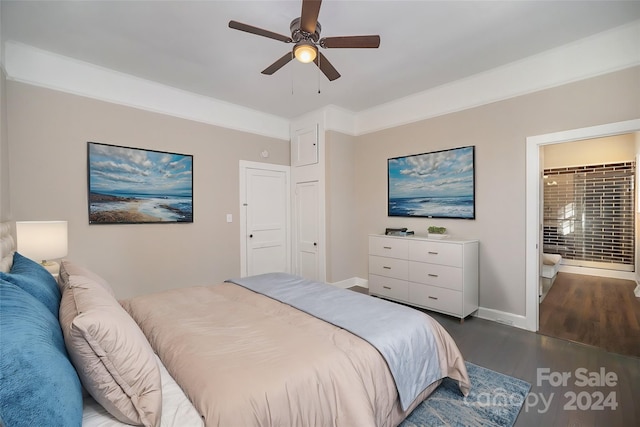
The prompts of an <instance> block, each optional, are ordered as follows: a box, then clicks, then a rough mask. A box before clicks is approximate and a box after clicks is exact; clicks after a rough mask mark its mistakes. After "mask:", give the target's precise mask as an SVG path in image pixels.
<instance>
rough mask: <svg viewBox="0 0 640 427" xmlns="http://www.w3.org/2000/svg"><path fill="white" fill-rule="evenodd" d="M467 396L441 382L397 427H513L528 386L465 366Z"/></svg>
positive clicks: (452, 383) (453, 385)
mask: <svg viewBox="0 0 640 427" xmlns="http://www.w3.org/2000/svg"><path fill="white" fill-rule="evenodd" d="M465 364H466V365H467V372H468V373H469V378H470V379H471V392H470V393H469V396H467V397H464V396H462V393H460V390H459V389H458V384H457V382H456V381H454V380H451V379H449V378H445V379H444V380H443V381H442V384H441V385H440V386H439V387H438V388H437V389H436V391H434V392H433V394H432V395H431V396H430V397H429V398H428V399H427V400H425V401H424V402H422V403H421V404H420V406H418V407H417V408H416V409H415V410H414V411H413V412H412V413H411V414H410V415H409V417H407V419H406V420H404V421H403V422H402V423H401V424H400V427H426V426H429V427H431V426H456V427H457V426H464V427H467V426H483V427H486V426H509V427H511V426H513V424H514V423H515V422H516V418H518V414H519V413H520V409H521V408H522V405H523V404H524V402H525V400H526V398H527V394H528V393H529V390H530V389H531V384H529V383H528V382H526V381H523V380H520V379H518V378H514V377H510V376H508V375H504V374H501V373H499V372H495V371H492V370H490V369H486V368H483V367H481V366H478V365H474V364H473V363H469V362H465Z"/></svg>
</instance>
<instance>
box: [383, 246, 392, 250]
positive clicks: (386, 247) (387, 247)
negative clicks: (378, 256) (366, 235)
mask: <svg viewBox="0 0 640 427" xmlns="http://www.w3.org/2000/svg"><path fill="white" fill-rule="evenodd" d="M382 248H383V249H391V246H383V247H382Z"/></svg>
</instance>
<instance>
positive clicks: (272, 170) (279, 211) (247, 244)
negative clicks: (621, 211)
mask: <svg viewBox="0 0 640 427" xmlns="http://www.w3.org/2000/svg"><path fill="white" fill-rule="evenodd" d="M240 177H241V182H240V188H241V195H240V201H241V206H240V208H241V209H240V211H241V218H240V223H241V227H240V228H241V230H240V233H241V239H240V241H241V245H240V246H241V252H242V260H243V262H241V269H242V275H243V276H252V275H256V274H262V273H271V272H287V273H289V272H291V242H290V237H289V236H290V232H289V222H290V221H289V217H290V214H289V213H290V208H289V205H290V202H289V200H290V197H289V190H290V188H289V168H288V166H287V167H284V166H279V165H269V164H261V163H257V164H256V163H252V162H241V164H240Z"/></svg>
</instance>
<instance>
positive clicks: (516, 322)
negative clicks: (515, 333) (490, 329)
mask: <svg viewBox="0 0 640 427" xmlns="http://www.w3.org/2000/svg"><path fill="white" fill-rule="evenodd" d="M474 316H475V317H478V318H480V319H485V320H492V321H494V322H498V323H502V324H503V325H508V326H514V327H516V328H520V329H525V330H528V329H527V318H526V317H525V316H520V315H518V314H513V313H507V312H505V311H499V310H493V309H491V308H484V307H480V308H479V309H478V311H477V312H476V314H475V315H474Z"/></svg>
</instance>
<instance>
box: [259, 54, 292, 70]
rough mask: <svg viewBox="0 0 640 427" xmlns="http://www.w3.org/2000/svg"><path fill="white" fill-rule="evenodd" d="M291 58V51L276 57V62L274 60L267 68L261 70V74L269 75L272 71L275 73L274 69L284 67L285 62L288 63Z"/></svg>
mask: <svg viewBox="0 0 640 427" xmlns="http://www.w3.org/2000/svg"><path fill="white" fill-rule="evenodd" d="M292 58H293V52H287V53H285V54H284V55H282V57H281V58H280V59H278V60H277V61H276V62H274V63H273V64H271V65H269V66H268V67H267V68H265V69H264V70H262V74H268V75H271V74H273V73H275V72H276V71H278V70H279V69H280V68H282V67H284V66H285V65H287V63H289V61H291V59H292Z"/></svg>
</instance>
